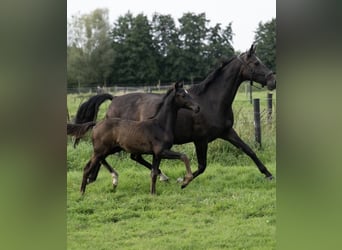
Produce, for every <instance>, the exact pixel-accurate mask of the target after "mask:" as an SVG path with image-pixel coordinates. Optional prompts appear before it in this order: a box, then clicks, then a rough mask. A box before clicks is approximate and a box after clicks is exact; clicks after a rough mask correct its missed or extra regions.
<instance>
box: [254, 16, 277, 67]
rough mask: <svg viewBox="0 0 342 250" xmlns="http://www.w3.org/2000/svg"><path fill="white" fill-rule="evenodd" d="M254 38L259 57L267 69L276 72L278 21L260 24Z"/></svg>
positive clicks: (273, 20)
mask: <svg viewBox="0 0 342 250" xmlns="http://www.w3.org/2000/svg"><path fill="white" fill-rule="evenodd" d="M254 38H255V41H256V44H257V48H256V49H257V51H256V52H257V55H258V57H259V58H260V60H262V61H263V62H264V63H265V65H266V66H267V67H269V68H270V69H271V70H273V71H276V19H275V18H273V19H272V20H271V21H268V22H265V23H262V22H260V23H259V26H258V28H257V30H256V32H255V37H254Z"/></svg>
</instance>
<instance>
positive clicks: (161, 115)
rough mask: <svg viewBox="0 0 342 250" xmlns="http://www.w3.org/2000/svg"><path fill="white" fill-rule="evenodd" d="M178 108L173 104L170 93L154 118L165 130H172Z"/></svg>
mask: <svg viewBox="0 0 342 250" xmlns="http://www.w3.org/2000/svg"><path fill="white" fill-rule="evenodd" d="M178 109H179V108H178V107H177V106H176V105H175V100H174V94H173V93H170V95H169V96H167V97H166V99H165V100H164V103H163V104H162V106H161V107H160V109H159V111H158V113H157V115H156V116H155V119H156V120H158V123H159V125H160V126H161V127H162V128H163V129H164V130H165V131H167V132H172V133H173V132H174V127H175V124H176V119H177V112H178Z"/></svg>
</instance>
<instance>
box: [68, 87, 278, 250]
mask: <svg viewBox="0 0 342 250" xmlns="http://www.w3.org/2000/svg"><path fill="white" fill-rule="evenodd" d="M253 94H254V96H257V95H259V96H260V98H265V97H266V92H264V93H263V92H261V93H259V92H256V93H253ZM89 96H90V95H89ZM89 96H88V97H89ZM88 97H79V96H77V95H68V108H69V112H70V115H71V116H73V115H74V114H75V113H76V109H77V108H78V106H79V104H80V103H81V101H80V100H81V99H82V98H83V99H82V100H83V101H82V102H84V101H85V100H87V99H88ZM109 104H110V102H109V101H108V102H105V103H104V104H103V105H102V106H101V107H100V113H99V115H98V119H102V117H103V116H104V114H105V112H106V110H107V107H108V105H109ZM261 105H262V106H261V111H262V112H263V110H265V106H266V105H265V102H264V101H263V100H261ZM274 105H275V104H274ZM233 109H234V111H235V121H236V122H235V125H234V128H235V129H236V131H237V132H238V134H240V136H241V138H242V139H243V140H244V141H245V142H246V143H247V144H249V145H250V146H251V147H252V148H253V150H255V152H256V154H257V155H258V157H259V158H260V159H261V161H262V162H264V164H265V165H266V166H267V168H268V169H269V170H270V172H271V173H272V174H274V175H275V176H276V154H275V148H276V147H275V146H276V134H275V133H276V126H275V118H276V113H274V114H273V115H274V120H273V122H272V124H271V125H268V124H266V122H265V119H262V121H264V122H263V123H262V147H261V148H259V147H258V145H255V144H254V127H253V122H251V119H253V111H252V105H251V104H249V102H248V99H247V97H246V96H245V94H244V93H239V94H238V95H237V97H236V101H235V102H234V105H233ZM263 117H265V116H262V118H263ZM173 149H174V150H176V151H180V152H184V153H186V154H187V155H188V157H189V158H190V161H191V168H192V170H193V171H194V170H196V169H197V160H196V154H195V149H194V146H193V144H192V143H189V144H184V145H174V147H173ZM91 153H92V145H91V142H90V140H89V136H88V138H86V139H85V140H82V141H81V142H80V144H79V145H78V147H77V148H76V149H74V148H73V146H72V140H71V139H70V138H69V139H68V145H67V169H68V172H67V247H68V249H266V250H267V249H275V245H276V240H275V233H276V212H275V211H276V207H275V205H276V181H275V180H274V181H267V180H266V179H265V178H264V177H263V175H262V174H261V173H260V172H259V171H258V169H257V167H256V166H255V164H254V163H253V162H252V160H251V159H250V158H249V157H248V156H246V155H245V154H244V153H242V152H241V151H240V150H239V149H236V148H235V147H233V146H232V145H231V144H229V143H227V142H225V141H223V140H215V141H213V142H212V143H210V144H209V148H208V166H207V169H206V171H205V172H204V173H203V174H202V175H200V176H199V177H198V178H196V179H195V180H194V181H193V182H191V183H190V184H189V185H188V187H186V188H185V189H181V188H180V184H179V183H177V181H176V180H177V178H179V177H181V176H184V174H185V167H184V165H183V163H182V162H181V161H175V160H173V161H172V160H163V161H162V163H161V169H162V171H163V172H164V173H165V174H166V175H167V176H168V177H169V178H170V180H169V181H168V182H167V183H164V182H159V181H158V182H157V195H156V196H151V195H150V194H149V188H150V172H149V171H148V169H146V168H144V167H142V166H140V165H138V164H137V163H135V162H133V161H131V160H130V159H129V155H128V154H126V153H118V154H116V155H114V156H109V157H108V162H109V163H110V164H111V165H112V166H113V167H114V168H115V169H116V170H117V171H118V172H119V185H118V187H117V189H116V190H115V191H114V190H113V188H112V186H111V176H110V175H109V173H108V171H107V170H106V169H105V168H101V170H100V173H99V176H98V179H97V181H96V182H95V183H92V184H90V185H88V186H87V189H86V193H85V195H84V196H81V195H80V192H79V189H80V185H81V180H82V170H83V167H84V166H85V164H86V163H87V161H88V160H89V159H90V157H91ZM145 158H146V159H147V160H148V161H151V157H150V156H146V157H145Z"/></svg>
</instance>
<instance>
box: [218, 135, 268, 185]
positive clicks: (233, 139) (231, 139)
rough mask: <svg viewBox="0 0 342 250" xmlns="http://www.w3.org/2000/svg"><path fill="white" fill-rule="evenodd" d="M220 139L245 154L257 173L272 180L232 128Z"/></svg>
mask: <svg viewBox="0 0 342 250" xmlns="http://www.w3.org/2000/svg"><path fill="white" fill-rule="evenodd" d="M221 138H222V139H224V140H227V141H229V142H230V143H231V144H233V145H234V146H235V147H237V148H239V149H241V150H242V151H243V152H244V153H245V154H247V155H248V156H249V157H250V158H251V159H252V160H253V161H254V163H255V164H256V165H257V167H258V169H259V171H260V172H261V173H263V174H264V175H265V177H266V178H267V179H269V180H271V179H273V176H272V174H271V173H270V172H269V171H268V170H267V168H266V167H265V165H264V164H263V163H262V162H261V161H260V160H259V158H258V157H257V155H256V154H255V153H254V151H253V150H252V149H251V148H250V147H249V146H248V145H247V144H246V143H245V142H244V141H243V140H242V139H241V138H240V137H239V136H238V134H237V133H236V132H235V130H234V129H233V128H231V129H230V130H229V131H228V132H227V133H226V134H224V135H223V136H222V137H221Z"/></svg>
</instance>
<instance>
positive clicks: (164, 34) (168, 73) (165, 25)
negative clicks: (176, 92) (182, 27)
mask: <svg viewBox="0 0 342 250" xmlns="http://www.w3.org/2000/svg"><path fill="white" fill-rule="evenodd" d="M152 28H153V41H154V46H155V47H156V50H157V51H158V56H157V62H158V71H159V73H158V77H159V79H160V80H161V81H162V82H169V81H177V80H178V79H180V76H179V74H178V73H177V72H178V71H179V68H178V61H179V58H180V56H181V54H182V53H181V41H180V39H179V37H178V32H179V30H178V28H177V27H176V25H175V21H174V19H173V18H172V17H171V15H161V14H158V13H155V14H154V15H153V17H152Z"/></svg>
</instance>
